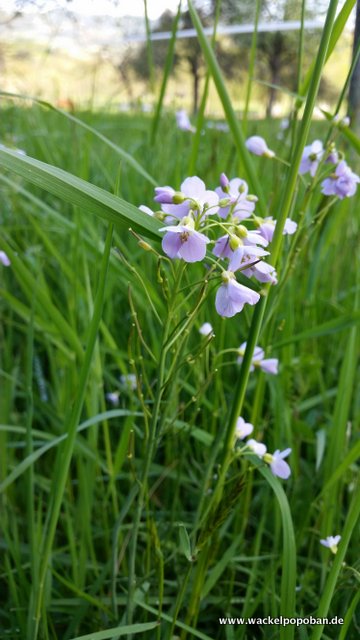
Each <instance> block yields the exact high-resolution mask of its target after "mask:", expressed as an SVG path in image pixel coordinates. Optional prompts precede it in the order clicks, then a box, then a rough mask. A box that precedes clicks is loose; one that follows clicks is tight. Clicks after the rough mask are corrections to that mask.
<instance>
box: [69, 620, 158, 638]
mask: <svg viewBox="0 0 360 640" xmlns="http://www.w3.org/2000/svg"><path fill="white" fill-rule="evenodd" d="M158 626H159V621H158V620H155V621H154V622H140V623H139V624H130V625H126V626H123V627H113V629H107V630H106V631H97V632H96V633H87V634H86V636H76V638H71V640H107V639H108V638H113V639H115V638H119V637H120V636H126V635H128V634H133V635H135V634H137V633H145V632H146V631H152V630H153V629H156V627H158Z"/></svg>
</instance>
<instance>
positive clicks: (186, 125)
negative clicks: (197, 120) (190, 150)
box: [175, 109, 196, 133]
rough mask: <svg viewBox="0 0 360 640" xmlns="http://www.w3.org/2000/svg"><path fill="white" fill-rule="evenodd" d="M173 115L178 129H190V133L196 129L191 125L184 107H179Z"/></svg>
mask: <svg viewBox="0 0 360 640" xmlns="http://www.w3.org/2000/svg"><path fill="white" fill-rule="evenodd" d="M175 116H176V124H177V127H178V129H181V130H182V131H191V133H194V131H196V129H195V127H193V126H192V124H191V122H190V120H189V116H188V114H187V113H186V111H185V109H179V111H177V112H176V114H175Z"/></svg>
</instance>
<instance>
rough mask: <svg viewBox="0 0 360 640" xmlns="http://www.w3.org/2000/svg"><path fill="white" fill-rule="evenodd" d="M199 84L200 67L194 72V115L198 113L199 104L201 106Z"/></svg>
mask: <svg viewBox="0 0 360 640" xmlns="http://www.w3.org/2000/svg"><path fill="white" fill-rule="evenodd" d="M199 84H200V76H199V71H198V69H195V70H194V72H193V114H194V116H195V115H196V114H197V111H198V106H199Z"/></svg>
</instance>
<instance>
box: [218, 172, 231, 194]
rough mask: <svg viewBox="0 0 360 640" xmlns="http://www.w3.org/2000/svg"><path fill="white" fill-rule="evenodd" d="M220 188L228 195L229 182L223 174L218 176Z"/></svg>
mask: <svg viewBox="0 0 360 640" xmlns="http://www.w3.org/2000/svg"><path fill="white" fill-rule="evenodd" d="M220 187H221V188H222V190H223V191H225V193H229V189H230V182H229V179H228V177H227V176H226V175H225V173H222V174H221V176H220Z"/></svg>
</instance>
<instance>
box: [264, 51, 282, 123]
mask: <svg viewBox="0 0 360 640" xmlns="http://www.w3.org/2000/svg"><path fill="white" fill-rule="evenodd" d="M274 62H275V61H274ZM279 66H280V65H279V64H278V63H277V62H276V63H275V64H274V65H273V67H272V70H271V84H272V85H279V83H280V73H279V71H280V69H279ZM276 93H277V89H276V88H275V86H272V87H269V94H268V95H269V97H268V103H267V105H266V117H267V118H271V117H272V114H273V108H274V104H275V99H276Z"/></svg>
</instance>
